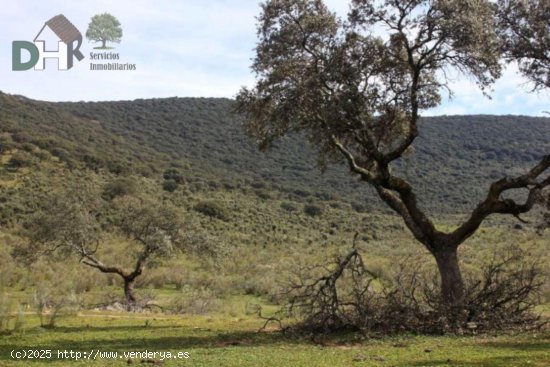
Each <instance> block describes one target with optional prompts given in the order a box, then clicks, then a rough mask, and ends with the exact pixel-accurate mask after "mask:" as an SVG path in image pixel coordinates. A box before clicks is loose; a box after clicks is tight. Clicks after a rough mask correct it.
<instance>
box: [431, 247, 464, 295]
mask: <svg viewBox="0 0 550 367" xmlns="http://www.w3.org/2000/svg"><path fill="white" fill-rule="evenodd" d="M434 256H435V260H436V262H437V268H438V269H439V275H440V277H441V295H442V297H443V302H444V303H445V304H446V305H449V306H452V305H457V304H459V303H461V302H462V300H463V297H464V281H463V280H462V274H461V273H460V266H459V264H458V256H457V249H456V247H452V248H443V249H441V250H438V251H437V252H435V253H434Z"/></svg>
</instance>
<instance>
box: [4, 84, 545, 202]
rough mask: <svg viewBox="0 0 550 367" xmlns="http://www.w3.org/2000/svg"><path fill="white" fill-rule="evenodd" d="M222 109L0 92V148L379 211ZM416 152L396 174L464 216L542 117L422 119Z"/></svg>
mask: <svg viewBox="0 0 550 367" xmlns="http://www.w3.org/2000/svg"><path fill="white" fill-rule="evenodd" d="M231 108H232V101H231V100H228V99H212V98H167V99H149V100H135V101H121V102H88V103H85V102H78V103H47V102H38V101H33V100H29V99H26V98H24V97H17V96H10V95H6V94H0V134H1V135H0V138H1V139H0V151H2V150H3V151H7V150H9V149H11V148H18V150H20V151H25V150H26V151H32V150H33V147H38V148H39V149H41V150H45V151H47V152H49V153H50V154H52V155H53V156H54V157H57V159H58V160H60V161H63V162H65V163H66V164H67V165H68V166H69V167H70V168H72V169H91V170H94V171H96V172H99V171H102V170H104V171H106V172H109V173H110V174H115V175H118V174H122V175H124V174H128V173H131V172H133V173H138V174H141V175H143V176H148V177H151V178H158V179H159V180H162V172H163V171H164V170H165V169H166V168H169V167H176V168H178V169H180V170H181V171H182V174H183V176H184V178H185V179H186V180H187V181H188V182H195V183H197V182H198V183H202V184H206V185H207V186H210V187H212V188H214V189H215V188H216V187H221V186H223V185H226V186H231V187H235V186H236V187H249V188H250V187H252V188H253V189H254V190H264V191H276V192H279V193H282V194H283V195H286V196H288V197H289V198H290V199H297V200H309V201H314V200H328V201H331V200H332V201H334V200H338V201H343V202H348V203H353V205H354V206H355V207H356V209H359V210H364V209H371V208H373V207H378V206H379V202H378V200H377V199H376V198H375V196H374V195H373V194H372V192H370V190H369V188H368V187H366V185H364V184H362V183H360V182H357V180H356V179H354V178H352V177H350V176H349V174H348V173H347V171H346V169H345V167H344V166H343V165H335V166H331V167H329V168H328V169H327V171H326V172H325V173H324V174H321V173H319V171H318V169H317V167H316V160H315V152H314V150H313V149H312V148H311V147H309V146H308V145H307V144H303V142H302V141H301V139H300V137H299V136H293V137H290V138H288V139H286V140H284V141H282V142H280V143H279V144H278V145H277V146H276V147H275V148H274V149H272V150H270V151H268V152H266V153H260V152H259V151H258V150H257V148H256V146H255V144H254V142H253V141H251V139H249V138H247V137H246V136H245V135H244V133H243V129H242V126H241V124H242V122H241V121H240V120H239V118H238V117H236V116H234V115H232V114H231ZM415 148H416V152H415V153H414V154H413V155H412V156H411V157H409V158H407V159H404V160H401V161H398V162H397V168H396V169H397V170H399V171H401V173H402V174H403V175H405V176H406V177H408V178H409V179H410V180H411V181H412V182H413V183H414V184H415V185H416V187H417V188H418V191H419V197H420V200H421V203H422V205H423V206H424V207H426V208H428V209H429V210H430V211H432V212H464V211H466V210H468V208H470V207H472V206H473V205H474V204H475V203H476V202H477V201H479V200H480V198H481V197H482V195H483V194H484V192H485V190H486V187H487V185H488V183H489V182H490V181H492V180H494V179H496V178H499V177H502V176H504V175H506V174H508V175H512V174H517V173H518V172H521V171H522V170H524V169H526V168H528V167H530V166H532V165H534V164H535V162H536V161H537V160H538V159H540V157H541V156H542V155H543V154H544V153H545V152H546V153H547V152H548V151H550V119H549V118H532V117H522V116H442V117H432V118H426V119H424V120H423V121H422V124H421V127H420V137H419V138H418V140H417V141H416V143H415ZM379 207H382V206H379Z"/></svg>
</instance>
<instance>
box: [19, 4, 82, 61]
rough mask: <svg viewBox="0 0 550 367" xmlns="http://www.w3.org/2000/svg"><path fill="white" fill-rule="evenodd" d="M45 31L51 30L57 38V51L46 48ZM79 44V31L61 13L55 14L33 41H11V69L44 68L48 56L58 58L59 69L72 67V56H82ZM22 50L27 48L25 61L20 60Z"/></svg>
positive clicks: (79, 58) (79, 59)
mask: <svg viewBox="0 0 550 367" xmlns="http://www.w3.org/2000/svg"><path fill="white" fill-rule="evenodd" d="M46 31H51V33H53V35H54V36H55V37H56V38H57V39H58V41H57V51H47V50H46V40H45V39H46V38H47V37H46V35H45V33H46ZM81 45H82V34H81V33H80V31H79V30H78V29H77V28H76V27H75V26H74V25H73V24H72V23H71V22H70V21H69V20H68V19H67V18H66V17H65V16H64V15H63V14H59V15H56V16H55V17H53V18H51V19H50V20H48V21H47V22H46V23H45V24H44V26H43V27H42V29H40V32H38V34H37V35H36V37H35V38H34V41H33V42H27V41H13V47H12V70H29V69H31V68H32V67H34V69H35V70H44V69H45V67H46V59H48V58H55V59H57V60H58V69H59V70H68V69H70V68H72V67H73V57H76V58H77V60H78V61H81V60H82V59H83V58H84V55H82V52H80V50H79V49H80V46H81ZM22 50H27V51H28V52H29V54H30V59H29V60H28V61H27V62H22V57H21V51H22Z"/></svg>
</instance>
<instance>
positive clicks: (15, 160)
mask: <svg viewBox="0 0 550 367" xmlns="http://www.w3.org/2000/svg"><path fill="white" fill-rule="evenodd" d="M32 163H33V157H32V155H30V154H29V153H27V152H25V151H17V152H15V153H14V154H13V155H12V156H11V158H10V159H9V160H8V163H7V167H8V168H9V169H12V170H17V169H19V168H23V167H29V166H31V165H32Z"/></svg>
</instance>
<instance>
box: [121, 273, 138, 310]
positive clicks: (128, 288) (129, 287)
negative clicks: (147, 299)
mask: <svg viewBox="0 0 550 367" xmlns="http://www.w3.org/2000/svg"><path fill="white" fill-rule="evenodd" d="M134 282H135V278H124V296H125V298H126V303H127V304H128V306H132V305H133V304H135V303H136V296H135V294H134Z"/></svg>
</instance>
